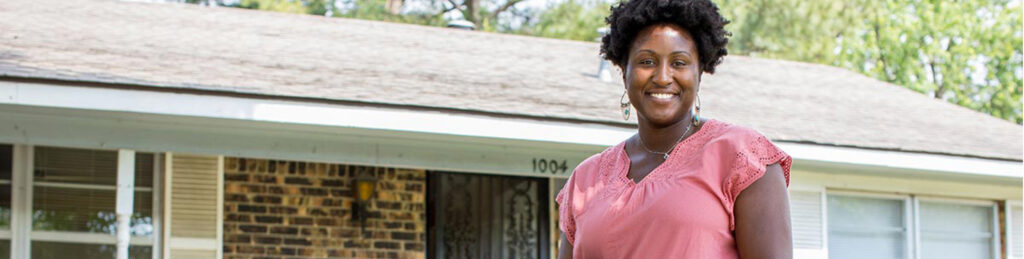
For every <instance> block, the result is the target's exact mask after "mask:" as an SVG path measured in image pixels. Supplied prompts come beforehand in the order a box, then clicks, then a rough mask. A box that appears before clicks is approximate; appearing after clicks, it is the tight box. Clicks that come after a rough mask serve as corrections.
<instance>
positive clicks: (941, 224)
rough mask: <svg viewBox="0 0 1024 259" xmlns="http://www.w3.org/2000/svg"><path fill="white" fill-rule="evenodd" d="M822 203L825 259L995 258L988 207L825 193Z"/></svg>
mask: <svg viewBox="0 0 1024 259" xmlns="http://www.w3.org/2000/svg"><path fill="white" fill-rule="evenodd" d="M827 203H828V205H827V208H828V248H829V251H828V254H829V258H830V259H836V258H928V259H933V258H934V259H945V258H956V259H971V258H978V259H994V258H997V255H998V250H997V249H998V246H997V243H998V242H997V240H998V237H997V235H999V230H998V225H997V224H996V222H995V221H996V220H997V218H996V213H997V210H996V209H997V207H996V204H995V202H992V201H983V200H962V199H945V198H942V199H940V198H929V197H916V196H911V195H907V196H896V195H892V196H886V195H856V194H846V193H839V194H836V193H829V194H828V200H827Z"/></svg>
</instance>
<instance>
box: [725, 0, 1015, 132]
mask: <svg viewBox="0 0 1024 259" xmlns="http://www.w3.org/2000/svg"><path fill="white" fill-rule="evenodd" d="M718 4H719V7H721V8H722V12H723V13H724V14H725V15H726V16H727V17H731V18H732V19H733V22H734V23H733V24H732V25H730V26H729V27H727V28H728V29H730V30H731V31H733V33H734V36H733V38H732V39H731V40H730V42H729V44H730V45H729V50H730V52H731V53H735V54H740V55H750V56H763V57H768V58H782V59H790V60H797V61H805V62H812V63H821V64H829V65H835V66H840V67H845V68H849V69H851V70H854V71H858V72H861V73H864V74H866V75H868V76H872V77H875V78H877V79H879V80H882V81H886V82H891V83H894V84H897V85H901V86H904V87H907V88H910V89H913V90H915V91H918V92H921V93H924V94H927V95H929V96H932V97H934V98H937V99H942V100H946V101H949V102H952V103H955V104H958V105H961V106H964V107H967V108H971V109H974V110H978V111H981V112H984V113H988V114H991V115H993V116H996V117H999V118H1003V119H1006V120H1009V121H1013V122H1016V123H1017V124H1021V123H1022V111H1021V85H1022V79H1021V77H1022V72H1021V69H1022V65H1021V61H1022V53H1021V52H1022V50H1021V23H1022V20H1021V13H1020V12H1019V11H1020V10H1019V8H1020V7H1019V4H1020V2H1019V1H1016V2H1014V1H1010V0H981V1H943V0H907V1H897V0H818V1H799V0H755V1H737V0H720V1H719V2H718Z"/></svg>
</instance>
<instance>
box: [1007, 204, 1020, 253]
mask: <svg viewBox="0 0 1024 259" xmlns="http://www.w3.org/2000/svg"><path fill="white" fill-rule="evenodd" d="M1007 207H1009V210H1007V214H1008V216H1007V218H1009V222H1007V223H1008V224H1007V230H1006V232H1007V236H1008V238H1009V240H1007V242H1009V243H1008V244H1010V245H1009V248H1010V249H1009V250H1010V251H1009V254H1010V256H1009V257H1010V258H1015V259H1021V258H1024V247H1022V244H1024V233H1022V232H1024V229H1022V227H1021V226H1022V225H1021V223H1024V222H1022V221H1024V220H1022V217H1021V216H1024V215H1021V214H1024V207H1022V206H1021V205H1010V206H1007Z"/></svg>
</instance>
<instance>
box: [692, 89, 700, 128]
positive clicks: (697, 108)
mask: <svg viewBox="0 0 1024 259" xmlns="http://www.w3.org/2000/svg"><path fill="white" fill-rule="evenodd" d="M694 107H695V109H694V110H695V111H694V112H693V126H695V127H696V126H697V124H699V123H700V94H697V104H696V105H694Z"/></svg>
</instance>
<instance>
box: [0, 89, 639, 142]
mask: <svg viewBox="0 0 1024 259" xmlns="http://www.w3.org/2000/svg"><path fill="white" fill-rule="evenodd" d="M0 103H8V104H18V105H32V106H44V107H56V108H73V109H89V110H103V111H120V112H137V113H147V114H162V115H179V116H196V117H207V118H218V119H238V120H250V121H264V122H277V123H289V124H307V125H320V126H335V127H347V128H362V129H379V130H392V131H407V132H418V133H428V134H443V135H457V136H473V137H482V138H497V139H510V140H529V141H540V142H558V143H572V144H582V145H596V146H610V145H614V144H616V143H618V142H620V141H622V140H623V139H625V138H627V137H628V136H630V135H631V134H632V132H633V131H632V130H629V129H627V128H617V127H613V126H606V125H599V124H583V125H581V124H574V123H567V122H539V121H533V120H527V119H515V118H494V117H490V116H483V115H468V114H449V113H442V112H437V111H410V110H405V109H394V108H379V107H358V106H345V105H336V104H325V103H311V102H298V101H286V100H271V99H258V98H242V97H228V96H211V95H199V94H187V93H168V92H153V91H144V90H126V89H113V88H96V87H73V86H60V85H47V84H36V83H19V82H3V81H0Z"/></svg>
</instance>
